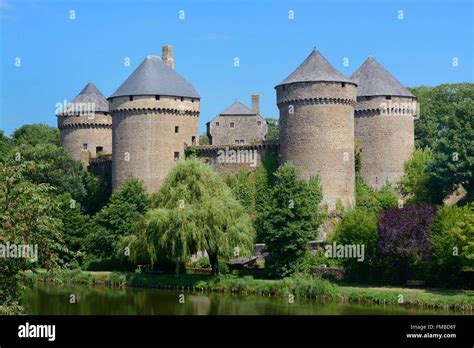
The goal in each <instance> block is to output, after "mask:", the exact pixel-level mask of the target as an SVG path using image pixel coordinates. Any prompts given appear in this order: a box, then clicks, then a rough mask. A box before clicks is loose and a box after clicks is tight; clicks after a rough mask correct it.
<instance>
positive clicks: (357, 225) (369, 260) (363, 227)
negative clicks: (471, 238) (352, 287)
mask: <svg viewBox="0 0 474 348" xmlns="http://www.w3.org/2000/svg"><path fill="white" fill-rule="evenodd" d="M377 240H378V234H377V215H376V214H375V213H374V212H370V211H368V210H367V209H364V208H356V209H354V210H351V211H349V212H348V213H347V214H346V215H345V216H344V217H343V219H342V220H341V222H340V223H339V224H338V225H337V226H336V229H335V232H334V236H333V239H332V241H334V242H336V243H337V244H340V245H358V246H361V247H362V246H363V247H364V258H363V260H358V259H357V258H343V259H342V264H343V266H344V268H345V269H346V270H347V272H348V276H349V277H351V278H353V279H356V280H358V281H360V280H364V281H373V280H374V278H375V277H374V275H375V271H376V267H377V265H378V257H379V255H378V252H377ZM332 241H331V240H330V241H329V244H331V242H332Z"/></svg>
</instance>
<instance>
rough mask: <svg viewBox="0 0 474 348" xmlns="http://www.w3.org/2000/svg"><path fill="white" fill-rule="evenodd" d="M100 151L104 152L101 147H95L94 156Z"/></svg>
mask: <svg viewBox="0 0 474 348" xmlns="http://www.w3.org/2000/svg"><path fill="white" fill-rule="evenodd" d="M102 151H104V148H103V147H102V146H96V148H95V154H96V155H98V154H99V153H101V152H102Z"/></svg>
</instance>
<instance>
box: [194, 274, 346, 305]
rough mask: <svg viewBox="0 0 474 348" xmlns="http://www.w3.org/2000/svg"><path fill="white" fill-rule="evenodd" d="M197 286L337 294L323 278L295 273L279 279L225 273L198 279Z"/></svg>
mask: <svg viewBox="0 0 474 348" xmlns="http://www.w3.org/2000/svg"><path fill="white" fill-rule="evenodd" d="M196 286H197V287H198V288H208V289H214V290H220V291H225V292H234V293H243V294H261V295H274V296H288V295H290V294H291V295H294V296H295V297H310V298H327V299H330V298H332V299H335V298H337V296H338V286H337V285H335V284H333V283H331V282H329V281H327V280H324V279H319V278H313V277H311V276H310V275H303V274H296V275H294V276H293V277H291V278H289V277H287V278H283V279H280V280H260V279H253V277H251V276H245V277H236V276H234V275H226V276H220V277H215V278H212V279H211V280H209V281H200V282H198V283H197V285H196Z"/></svg>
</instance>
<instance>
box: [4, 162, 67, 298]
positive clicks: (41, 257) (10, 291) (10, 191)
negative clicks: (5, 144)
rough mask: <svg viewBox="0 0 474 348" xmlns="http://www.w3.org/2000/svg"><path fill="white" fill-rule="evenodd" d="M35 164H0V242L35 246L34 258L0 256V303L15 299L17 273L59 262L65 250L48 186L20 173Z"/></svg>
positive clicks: (54, 204)
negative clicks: (35, 254) (36, 256)
mask: <svg viewBox="0 0 474 348" xmlns="http://www.w3.org/2000/svg"><path fill="white" fill-rule="evenodd" d="M34 166H35V163H31V162H28V163H21V164H19V163H15V162H11V163H8V164H3V163H0V243H1V244H3V245H6V244H7V243H10V245H17V246H18V245H30V246H34V245H37V251H38V259H37V260H32V261H30V260H29V259H27V258H4V257H2V258H0V303H2V304H7V305H9V304H12V303H15V302H16V303H17V302H19V297H20V296H19V287H18V281H17V277H16V276H17V274H18V273H19V272H20V271H22V270H26V269H34V268H36V267H38V266H42V267H47V268H52V267H55V266H57V265H58V264H59V263H60V259H59V257H58V255H59V254H61V252H64V251H65V246H64V243H63V240H62V235H61V228H62V222H61V220H59V219H58V218H56V216H57V215H58V210H59V206H58V203H57V201H56V200H52V199H51V196H50V194H51V190H52V188H51V187H50V186H49V185H46V184H39V185H36V184H34V183H31V182H30V181H28V180H27V179H26V178H25V176H24V174H25V173H27V172H29V171H30V170H34Z"/></svg>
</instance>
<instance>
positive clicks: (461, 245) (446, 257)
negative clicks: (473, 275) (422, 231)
mask: <svg viewBox="0 0 474 348" xmlns="http://www.w3.org/2000/svg"><path fill="white" fill-rule="evenodd" d="M431 239H432V243H433V252H432V257H431V260H430V268H431V272H430V273H429V274H430V277H431V279H432V281H433V282H435V283H437V284H440V285H443V286H451V285H452V284H453V283H454V284H455V283H459V281H460V272H461V271H462V270H463V269H470V270H472V269H473V268H474V203H472V204H471V205H470V206H464V207H461V208H460V207H456V206H445V207H443V208H441V209H439V210H438V212H437V216H436V219H435V221H434V222H433V224H432V225H431Z"/></svg>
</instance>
